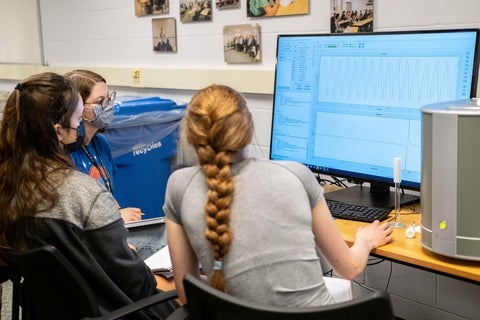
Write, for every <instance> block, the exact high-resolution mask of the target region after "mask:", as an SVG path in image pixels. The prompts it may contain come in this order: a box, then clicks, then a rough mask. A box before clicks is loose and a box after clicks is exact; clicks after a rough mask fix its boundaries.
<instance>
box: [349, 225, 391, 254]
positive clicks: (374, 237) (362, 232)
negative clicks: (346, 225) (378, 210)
mask: <svg viewBox="0 0 480 320" xmlns="http://www.w3.org/2000/svg"><path fill="white" fill-rule="evenodd" d="M392 232H393V229H392V227H391V226H390V224H389V223H388V222H384V223H382V224H380V222H379V221H378V220H376V221H374V222H372V223H371V224H369V225H368V226H365V227H359V228H358V230H357V233H356V236H355V238H356V240H357V241H362V240H363V241H367V242H368V244H369V246H370V250H373V249H376V248H378V247H380V246H383V245H385V244H387V243H389V242H390V241H392Z"/></svg>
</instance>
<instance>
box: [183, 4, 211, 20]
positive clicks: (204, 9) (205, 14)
mask: <svg viewBox="0 0 480 320" xmlns="http://www.w3.org/2000/svg"><path fill="white" fill-rule="evenodd" d="M211 20H212V0H180V21H181V22H184V23H189V22H199V21H211Z"/></svg>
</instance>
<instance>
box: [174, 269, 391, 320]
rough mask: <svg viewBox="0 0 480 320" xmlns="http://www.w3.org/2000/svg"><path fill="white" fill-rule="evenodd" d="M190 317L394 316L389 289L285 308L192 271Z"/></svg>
mask: <svg viewBox="0 0 480 320" xmlns="http://www.w3.org/2000/svg"><path fill="white" fill-rule="evenodd" d="M183 284H184V288H185V294H186V296H187V300H188V312H189V319H190V320H257V319H258V320H292V319H295V320H327V319H328V320H331V319H358V320H364V319H365V320H366V319H369V320H388V319H394V316H393V310H392V305H391V301H390V297H389V295H388V293H386V292H384V291H380V290H375V289H372V290H371V294H368V295H366V296H362V297H358V298H354V299H353V300H350V301H346V302H340V303H336V304H331V305H325V306H319V307H308V308H286V307H273V306H263V305H258V304H256V303H252V302H246V301H243V300H240V299H238V298H235V297H232V296H230V295H228V294H225V293H222V292H220V291H218V290H215V289H213V288H211V287H210V286H208V285H207V284H205V283H203V282H202V281H201V280H199V279H197V278H195V277H194V276H192V275H186V276H185V278H184V280H183Z"/></svg>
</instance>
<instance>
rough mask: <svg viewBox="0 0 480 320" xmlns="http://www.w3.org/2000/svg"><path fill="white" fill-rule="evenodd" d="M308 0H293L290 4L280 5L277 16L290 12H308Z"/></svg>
mask: <svg viewBox="0 0 480 320" xmlns="http://www.w3.org/2000/svg"><path fill="white" fill-rule="evenodd" d="M314 1H315V0H314ZM307 13H308V0H293V2H292V3H290V4H289V5H288V6H282V5H281V6H280V7H278V9H277V13H276V14H275V16H285V15H290V14H307Z"/></svg>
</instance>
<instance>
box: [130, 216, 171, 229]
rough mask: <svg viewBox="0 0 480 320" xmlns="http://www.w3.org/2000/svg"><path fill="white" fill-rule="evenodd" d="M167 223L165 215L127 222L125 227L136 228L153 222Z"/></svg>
mask: <svg viewBox="0 0 480 320" xmlns="http://www.w3.org/2000/svg"><path fill="white" fill-rule="evenodd" d="M158 223H165V217H156V218H149V219H143V220H136V221H129V222H125V228H127V229H129V228H135V227H141V226H148V225H152V224H158Z"/></svg>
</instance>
